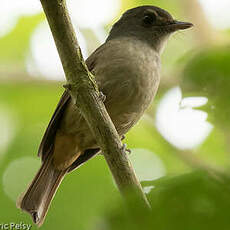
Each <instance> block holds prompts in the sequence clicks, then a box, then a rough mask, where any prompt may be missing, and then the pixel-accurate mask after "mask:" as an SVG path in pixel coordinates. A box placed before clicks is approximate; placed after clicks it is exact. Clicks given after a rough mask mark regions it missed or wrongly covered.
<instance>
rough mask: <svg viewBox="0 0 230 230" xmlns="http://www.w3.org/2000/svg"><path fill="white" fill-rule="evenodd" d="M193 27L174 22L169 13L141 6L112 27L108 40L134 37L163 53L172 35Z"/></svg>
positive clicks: (124, 15) (187, 23)
mask: <svg viewBox="0 0 230 230" xmlns="http://www.w3.org/2000/svg"><path fill="white" fill-rule="evenodd" d="M192 26H193V24H192V23H189V22H181V21H177V20H174V19H173V17H172V16H171V15H170V14H169V13H168V12H167V11H165V10H163V9H161V8H159V7H156V6H140V7H136V8H133V9H130V10H128V11H126V12H125V13H124V14H123V15H122V17H121V18H120V19H119V20H118V21H117V22H116V23H115V24H114V26H113V27H112V29H111V31H110V35H109V37H108V39H107V40H111V39H116V38H120V37H133V38H135V39H139V40H142V41H144V42H147V43H148V44H149V45H151V46H152V47H153V48H155V49H156V50H157V51H159V52H161V50H162V49H163V46H164V43H165V42H166V41H167V40H168V38H169V36H170V35H171V34H172V33H174V32H176V31H178V30H184V29H188V28H190V27H192Z"/></svg>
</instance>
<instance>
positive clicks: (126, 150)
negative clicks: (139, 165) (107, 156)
mask: <svg viewBox="0 0 230 230" xmlns="http://www.w3.org/2000/svg"><path fill="white" fill-rule="evenodd" d="M122 151H124V152H128V153H129V154H131V150H130V149H127V145H126V144H123V146H122Z"/></svg>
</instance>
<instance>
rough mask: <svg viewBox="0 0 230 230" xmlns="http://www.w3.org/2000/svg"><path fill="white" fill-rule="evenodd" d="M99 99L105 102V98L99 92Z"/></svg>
mask: <svg viewBox="0 0 230 230" xmlns="http://www.w3.org/2000/svg"><path fill="white" fill-rule="evenodd" d="M99 98H100V99H101V100H102V102H105V100H106V96H105V95H104V94H103V93H102V92H101V91H100V93H99Z"/></svg>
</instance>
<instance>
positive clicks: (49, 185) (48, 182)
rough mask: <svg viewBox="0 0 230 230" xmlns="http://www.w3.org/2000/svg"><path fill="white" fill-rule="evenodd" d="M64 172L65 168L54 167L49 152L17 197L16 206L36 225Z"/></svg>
mask: <svg viewBox="0 0 230 230" xmlns="http://www.w3.org/2000/svg"><path fill="white" fill-rule="evenodd" d="M66 173H67V170H65V171H60V170H57V169H55V168H54V166H53V163H52V154H51V156H48V158H47V159H45V160H44V162H43V164H42V166H41V168H40V169H39V171H38V173H37V174H36V176H35V178H34V179H33V181H32V183H31V184H30V186H29V187H28V189H27V190H26V192H25V193H23V194H22V195H21V196H20V197H19V199H18V201H17V207H18V208H21V209H22V210H23V211H26V212H28V213H29V214H30V215H31V216H32V219H33V221H34V223H36V224H37V225H38V226H41V225H42V223H43V222H44V219H45V216H46V213H47V211H48V208H49V206H50V203H51V201H52V199H53V197H54V195H55V192H56V190H57V188H58V186H59V185H60V183H61V181H62V179H63V178H64V176H65V174H66Z"/></svg>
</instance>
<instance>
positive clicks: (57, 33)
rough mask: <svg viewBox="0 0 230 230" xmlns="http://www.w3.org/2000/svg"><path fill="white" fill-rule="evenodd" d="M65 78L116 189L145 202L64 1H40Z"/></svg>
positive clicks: (145, 203) (146, 203)
mask: <svg viewBox="0 0 230 230" xmlns="http://www.w3.org/2000/svg"><path fill="white" fill-rule="evenodd" d="M41 3H42V6H43V9H44V11H45V14H46V17H47V20H48V23H49V26H50V28H51V31H52V34H53V37H54V40H55V43H56V47H57V49H58V53H59V56H60V59H61V62H62V66H63V68H64V71H65V75H66V79H67V82H68V84H67V88H68V90H69V92H70V94H71V96H72V98H73V99H74V101H75V102H76V106H77V107H78V109H79V110H80V111H81V113H82V115H83V116H84V118H85V120H86V121H87V122H88V125H89V127H90V129H91V131H92V133H93V134H94V136H95V138H96V140H97V143H98V145H99V146H100V148H101V150H102V152H103V154H104V157H105V159H106V161H107V164H108V165H109V168H110V170H111V172H112V174H113V177H114V179H115V182H116V184H117V186H118V188H119V190H120V192H121V193H122V194H123V195H124V197H126V198H128V197H127V192H126V191H127V190H129V191H130V190H131V191H132V192H133V193H134V194H137V195H138V198H140V200H141V201H142V203H143V204H144V205H145V206H149V203H148V201H147V199H146V197H145V194H144V193H143V191H142V187H141V185H140V183H139V181H138V179H137V177H136V175H135V173H134V170H133V168H132V166H131V163H130V161H129V159H128V157H127V155H126V153H125V151H124V149H123V148H122V143H121V140H120V137H119V135H118V133H117V131H116V129H115V127H114V125H113V123H112V121H111V119H110V117H109V115H108V113H107V111H106V109H105V106H104V104H103V102H102V101H101V99H100V96H99V91H98V88H97V85H96V83H95V80H94V76H93V75H92V74H91V73H90V72H89V70H88V69H87V66H86V64H85V62H84V60H83V57H82V54H81V50H80V47H79V45H78V42H77V39H76V35H75V33H74V29H73V26H72V24H71V21H70V17H69V14H68V11H67V8H66V3H65V1H64V0H41Z"/></svg>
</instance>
